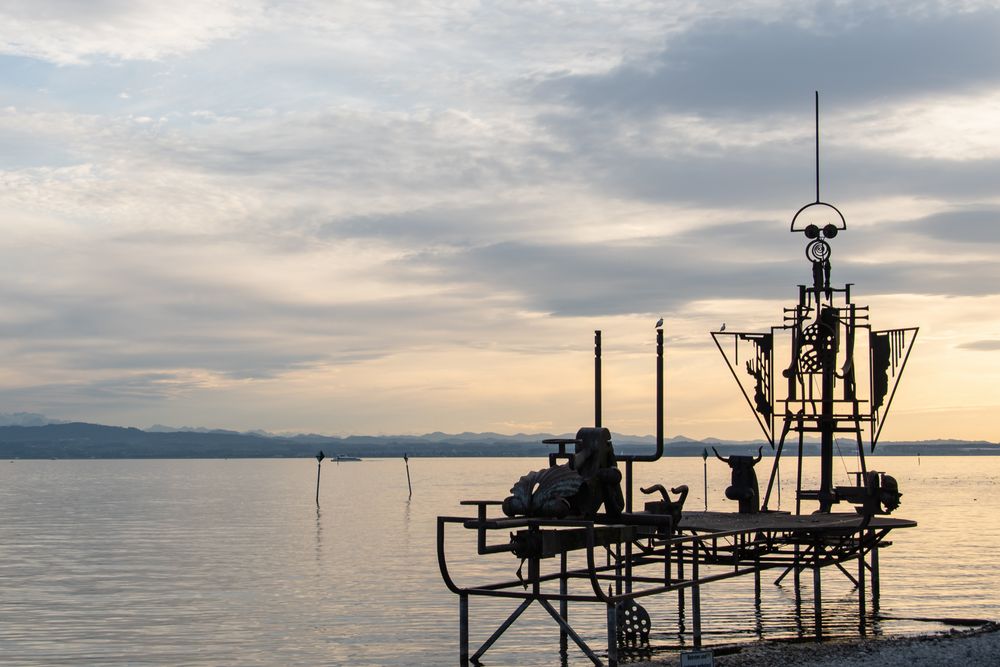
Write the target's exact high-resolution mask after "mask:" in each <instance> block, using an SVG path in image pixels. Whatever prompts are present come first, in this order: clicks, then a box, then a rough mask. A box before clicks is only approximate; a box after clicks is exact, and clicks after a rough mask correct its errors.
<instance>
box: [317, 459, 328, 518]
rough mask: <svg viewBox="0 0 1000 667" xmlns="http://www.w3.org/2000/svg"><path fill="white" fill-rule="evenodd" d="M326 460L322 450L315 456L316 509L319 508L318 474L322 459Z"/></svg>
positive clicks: (320, 469)
mask: <svg viewBox="0 0 1000 667" xmlns="http://www.w3.org/2000/svg"><path fill="white" fill-rule="evenodd" d="M325 458H326V454H324V453H323V450H322V449H321V450H319V454H317V455H316V507H319V474H320V471H322V469H323V459H325Z"/></svg>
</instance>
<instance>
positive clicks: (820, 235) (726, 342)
mask: <svg viewBox="0 0 1000 667" xmlns="http://www.w3.org/2000/svg"><path fill="white" fill-rule="evenodd" d="M818 118H819V116H818V111H817V127H818ZM818 155H819V141H818V134H817V177H816V179H817V180H816V201H815V202H813V203H810V204H807V205H806V206H804V207H802V208H801V209H800V210H799V211H798V212H797V213H796V214H795V216H794V218H793V220H792V231H795V232H801V233H803V234H804V235H805V237H806V239H807V241H808V242H807V245H806V255H807V258H808V260H809V262H810V273H811V282H810V284H808V285H800V286H799V299H798V303H797V304H796V305H795V306H794V307H792V308H786V309H785V312H784V321H783V322H782V324H781V325H779V326H775V327H772V328H771V330H770V331H767V332H763V333H748V332H730V331H726V330H725V329H726V327H725V325H722V326H721V327H720V329H719V330H718V331H716V332H713V334H712V336H713V339H714V341H715V343H716V345H717V346H718V348H719V350H720V351H721V352H722V354H723V357H724V358H725V359H726V361H727V362H728V364H729V369H730V371H731V373H732V375H733V377H734V378H736V380H737V382H738V383H739V386H740V388H741V390H742V391H743V396H744V398H745V399H746V402H747V404H748V405H749V407H750V409H751V411H752V414H753V415H754V417H755V419H756V420H757V423H758V424H759V425H760V427H761V429H762V431H763V432H764V435H765V437H766V438H767V440H768V443H769V444H770V445H771V447H772V448H774V447H775V446H777V450H776V452H775V455H774V466H773V468H772V470H771V476H770V479H769V482H768V486H767V491H766V493H765V495H764V499H763V503H761V502H760V489H759V485H758V482H757V475H756V472H755V470H754V465H755V464H757V463H759V462H760V461H761V459H762V456H763V452H762V448H761V449H758V452H757V456H756V457H753V456H730V457H728V458H724V457H722V456H721V455H719V453H718V452H716V456H718V457H719V458H720V459H721V460H723V461H725V462H726V463H727V464H728V465H730V467H731V468H732V469H733V472H732V477H731V484H730V486H729V487H728V488H727V489H726V495H727V497H729V498H731V499H733V500H737V501H738V502H739V510H740V511H739V513H733V512H710V511H708V506H707V500H706V507H705V511H703V512H699V511H686V510H684V509H683V505H684V501H685V500H686V498H687V491H688V487H687V486H686V485H679V486H676V487H674V488H672V489H671V493H674V494H677V495H678V496H679V497H678V498H677V499H676V500H673V499H672V498H671V497H670V495H669V494H668V492H667V490H666V487H665V486H664V485H662V484H654V485H652V486H649V487H645V488H641V489H640V491H641V492H642V493H644V494H656V493H659V494H660V499H659V500H649V501H647V502H646V503H645V505H644V509H643V511H634V510H633V494H632V489H633V467H634V465H636V464H639V463H648V462H655V461H657V460H658V459H659V458H660V457H661V456H662V454H663V451H664V440H663V330H662V329H661V328H660V325H661V324H662V322H657V329H656V449H655V451H654V452H653V453H651V454H643V455H639V454H622V453H617V452H615V448H614V446H613V444H612V439H611V433H610V431H609V430H608V429H607V428H605V427H604V426H603V424H602V422H601V419H602V415H601V399H602V388H601V332H600V331H596V332H595V335H594V426H592V427H584V428H581V429H580V430H579V431H577V433H576V436H575V437H574V438H566V439H552V440H546V441H545V442H547V443H549V444H553V445H557V446H558V450H557V451H555V452H552V453H551V454H549V456H548V462H549V467H548V468H545V469H541V470H537V471H534V472H530V473H528V474H526V475H524V476H522V477H521V478H520V479H519V480H518V481H517V482H516V483H514V485H513V487H512V488H511V495H510V496H508V497H507V498H506V499H504V500H503V501H500V500H492V499H491V500H466V501H462V504H463V505H466V506H474V507H475V516H474V517H469V516H439V517H438V523H437V551H438V565H439V567H440V570H441V576H442V579H443V580H444V582H445V585H446V586H447V587H448V589H449V590H450V591H452V592H453V593H455V594H456V595H457V596H458V600H459V663H460V664H461V665H468V664H470V663H472V664H479V659H480V658H481V657H482V656H483V655H484V654H485V653H486V652H487V651H488V650H490V648H491V647H492V646H493V645H494V644H495V643H496V641H497V640H498V639H499V638H500V636H502V635H503V634H504V633H505V632H506V631H507V630H508V629H510V628H511V627H512V625H513V624H514V623H515V622H516V621H517V619H518V618H519V617H520V616H521V614H522V613H523V612H524V611H525V610H526V609H527V608H528V607H530V606H532V605H538V606H540V607H542V609H543V610H544V611H545V612H546V614H548V616H549V617H551V619H552V620H553V621H554V622H555V623H556V624H557V625H558V626H559V652H560V654H561V655H562V656H563V660H564V661H565V660H566V655H567V648H568V645H569V641H570V640H572V642H573V643H574V644H576V646H577V647H579V649H580V650H581V651H583V653H584V654H585V655H586V656H587V657H588V658H589V659H590V660H591V661H592V662H593V663H594V664H596V665H604V664H607V665H609V667H614V666H616V665H618V664H619V658H620V656H621V651H622V650H624V648H625V647H627V646H630V645H634V644H644V643H646V642H648V640H649V637H650V629H651V627H652V618H651V615H650V613H649V612H648V611H647V609H646V608H644V607H643V606H642V605H640V604H639V602H638V600H639V599H640V598H646V599H650V598H652V597H653V596H657V595H660V594H663V593H673V594H675V595H676V596H677V619H678V625H679V626H680V632H681V634H682V635H683V634H685V633H686V632H687V630H685V620H684V619H685V618H688V619H690V622H691V625H690V630H689V631H690V635H691V640H692V642H693V644H694V646H695V647H698V646H700V645H701V641H702V631H701V591H702V588H703V587H704V586H708V585H711V584H714V583H715V582H718V581H722V580H726V579H731V578H737V577H746V576H752V577H753V581H754V602H755V605H757V607H758V612H757V615H758V617H759V616H760V610H759V606H760V604H761V595H760V582H761V575H762V573H763V572H764V571H766V570H768V569H772V568H777V569H780V570H781V571H782V572H781V574H780V576H778V578H777V579H776V581H775V584H780V583H781V581H782V580H783V579H784V578H785V577H786V576H787V575H788V574H792V575H793V578H794V581H795V587H796V599H798V589H799V583H800V574H801V572H803V571H805V570H811V571H812V575H813V579H812V580H813V596H812V598H813V604H814V614H815V635H816V637H817V639H819V638H822V636H823V615H822V590H821V575H820V572H821V570H822V569H823V568H828V567H831V566H832V567H833V568H835V569H836V570H837V571H839V572H841V573H843V574H844V575H845V576H847V577H848V578H850V579H851V581H853V582H854V583H855V585H856V586H857V589H858V618H859V628H860V629H861V631H862V632H864V628H865V623H866V590H868V591H870V593H871V598H872V601H873V603H874V604H875V605H877V603H878V596H879V579H878V576H879V566H878V562H879V550H880V548H883V547H885V546H888V544H889V543H888V542H886V541H885V538H886V536H887V535H888V534H889V533H890V531H892V530H895V529H898V528H907V527H912V526H915V525H916V523H915V522H913V521H908V520H905V519H898V518H889V517H885V516H884V515H885V514H887V513H889V512H891V511H893V510H894V509H896V507H898V505H899V500H900V497H901V494H900V493H899V488H898V484H897V483H896V480H895V479H893V478H892V477H891V476H889V475H887V474H885V473H883V472H877V471H872V470H868V469H867V468H866V466H865V461H864V450H863V448H862V442H863V438H862V435H863V433H864V432H867V434H868V441H869V444H870V447H872V448H874V446H875V443H876V442H877V441H878V436H879V434H880V433H881V428H882V425H883V424H884V422H885V417H886V414H887V412H888V410H889V407H890V406H891V403H892V399H893V396H894V393H895V386H896V383H897V382H898V380H899V377H900V375H901V374H902V372H903V369H904V367H905V365H906V360H907V357H908V355H909V347H910V345H911V344H912V342H913V338H914V336H915V335H916V331H917V330H916V329H915V328H909V329H893V330H888V331H873V330H872V329H871V327H870V325H869V323H868V308H867V307H865V306H858V305H856V304H855V303H854V302H853V301H852V300H851V285H850V284H848V285H846V286H844V287H836V286H835V285H834V284H833V283H832V282H831V272H832V267H831V261H830V258H831V255H832V250H831V246H830V241H831V240H832V239H834V238H835V237H836V236H837V235H838V234H839V233H840V232H841V231H843V230H844V229H846V226H847V225H846V222H845V221H844V217H843V215H842V214H841V213H840V211H838V210H837V209H836V208H835V207H833V206H831V205H829V204H826V203H824V202H822V201H821V200H820V197H819V168H818ZM865 343H867V347H868V349H867V351H865V350H864V347H865ZM779 353H780V354H782V355H787V358H788V359H789V362H788V365H787V366H785V367H784V368H783V369H782V370H781V377H780V379H779V382H778V383H776V382H775V375H776V371H775V361H774V360H775V356H776V355H777V354H779ZM866 376H867V378H868V382H867V383H865V382H864V380H865V378H866ZM862 385H864V386H862ZM843 433H849V434H852V435H853V436H854V437H855V440H856V442H857V444H858V450H859V457H860V468H861V470H860V471H859V472H856V473H854V480H853V484H846V485H843V486H834V483H833V446H834V443H835V437H836V436H837V435H838V434H843ZM790 434H795V436H796V437H797V439H798V444H799V449H798V455H799V459H798V460H799V474H798V483H797V497H796V512H795V514H791V513H789V512H778V511H772V510H769V509H768V501H769V498H770V493H771V489H772V486H773V484H774V482H775V479H776V476H777V472H778V462H779V461H780V458H781V454H782V450H783V448H784V446H785V444H786V442H787V441H788V437H789V435H790ZM816 436H818V437H819V439H820V454H821V456H820V467H821V474H820V487H819V489H816V490H809V489H803V488H802V473H801V470H802V453H803V448H804V444H805V439H806V437H816ZM570 445H572V446H573V449H572V451H569V450H568V448H569V446H570ZM707 458H708V452H707V450H706V451H705V452H704V457H703V460H704V461H706V462H707ZM707 496H708V493H707V463H706V499H707ZM804 501H818V503H819V512H813V513H809V514H803V513H802V512H801V511H800V510H801V503H802V502H804ZM839 502H848V503H852V504H854V505H855V508H854V509H855V510H856V511H850V512H847V513H839V514H838V513H833V512H832V511H831V508H832V506H833V505H834V504H836V503H839ZM496 506H500V508H501V509H502V511H503V514H502V515H500V516H496V515H493V516H491V515H490V511H491V508H495V507H496ZM449 526H457V527H461V528H464V529H466V530H471V531H475V540H474V542H475V548H476V554H477V555H478V556H480V557H482V558H484V559H485V558H490V557H493V556H495V557H496V559H497V560H499V567H500V568H502V569H503V571H504V572H505V573H506V572H509V569H506V568H508V567H509V561H507V560H504V558H505V557H509V555H513V556H514V557H516V558H519V559H521V565H520V567H519V568H518V570H517V578H516V579H513V578H511V577H510V576H509V574H504V577H505V578H504V579H502V580H500V581H488V582H483V583H472V584H462V583H459V582H458V581H457V580H456V578H455V577H454V576H453V574H452V570H451V567H450V563H449V559H448V548H447V543H446V534H447V528H448V527H449ZM852 560H856V561H857V570H856V573H857V574H856V577H855V576H854V575H851V574H850V573H849V572H848V570H847V569H846V568H845V564H848V563H849V562H850V561H852ZM470 569H472V570H473V572H472V573H471V574H470V575H469V578H470V579H478V578H480V575H481V573H482V572H483V571H484V569H483V567H480V566H479V564H477V567H475V568H470ZM525 570H526V575H525V574H524V572H525ZM869 574H870V576H871V579H870V581H871V584H870V587H869V586H867V585H866V577H868V576H869ZM479 596H482V597H491V598H495V599H503V600H509V601H514V602H516V603H517V606H516V608H515V609H514V610H513V611H512V612H510V614H509V616H508V617H507V618H506V619H505V620H504V621H503V622H502V623H501V624H500V625H499V627H497V629H496V630H495V631H493V633H492V634H491V635H490V636H489V637H488V638H487V639H486V640H485V641H484V642H483V643H482V644H481V646H480V647H479V648H478V649H477V650H475V651H473V650H471V647H470V634H471V633H470V622H469V618H470V615H469V606H470V599H473V598H475V597H479ZM688 600H690V607H687V606H686V605H687V601H688ZM571 602H572V603H574V604H596V605H602V606H604V607H605V609H606V612H607V614H606V618H607V652H606V653H605V654H604V656H600V655H598V654H597V653H596V652H595V651H594V650H593V649H592V648H591V647H590V646H589V645H588V643H587V642H586V641H584V639H583V638H582V637H581V636H580V635H579V634H578V633H577V632H576V631H575V630H574V628H573V626H572V625H571V624H570V622H569V611H568V608H569V604H570V603H571ZM650 608H652V607H650Z"/></svg>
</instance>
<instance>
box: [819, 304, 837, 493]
mask: <svg viewBox="0 0 1000 667" xmlns="http://www.w3.org/2000/svg"><path fill="white" fill-rule="evenodd" d="M824 310H825V309H824ZM827 312H828V311H827ZM822 319H826V318H822ZM830 335H831V336H832V335H834V334H832V333H831V334H830ZM835 361H836V359H824V360H823V374H822V386H823V389H822V391H823V395H822V396H821V405H822V412H821V415H820V420H819V428H820V452H819V456H820V463H819V465H820V481H819V511H820V512H829V511H830V508H831V507H833V500H834V497H833V428H834V420H833V399H834V395H833V392H834V372H835V369H834V366H835V365H836V364H835Z"/></svg>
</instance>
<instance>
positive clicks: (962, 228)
mask: <svg viewBox="0 0 1000 667" xmlns="http://www.w3.org/2000/svg"><path fill="white" fill-rule="evenodd" d="M907 227H908V229H909V230H911V231H913V232H916V233H922V234H925V235H927V236H928V237H929V238H931V239H934V240H936V241H949V242H958V243H974V244H983V243H985V244H991V245H992V244H997V243H1000V208H997V207H987V208H970V209H964V210H954V211H944V212H941V213H937V214H935V215H931V216H927V217H926V218H923V219H921V220H915V221H913V222H911V223H908V224H907Z"/></svg>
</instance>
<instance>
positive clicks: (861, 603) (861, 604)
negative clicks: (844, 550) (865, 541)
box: [858, 533, 866, 635]
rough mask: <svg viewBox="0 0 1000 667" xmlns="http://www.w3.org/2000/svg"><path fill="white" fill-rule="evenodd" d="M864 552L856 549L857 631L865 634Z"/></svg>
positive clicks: (859, 539)
mask: <svg viewBox="0 0 1000 667" xmlns="http://www.w3.org/2000/svg"><path fill="white" fill-rule="evenodd" d="M861 537H862V535H861V533H858V542H859V544H860V542H861ZM865 625H866V623H865V552H864V550H863V549H861V548H860V546H859V548H858V630H859V631H860V632H861V634H862V635H863V634H865Z"/></svg>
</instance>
